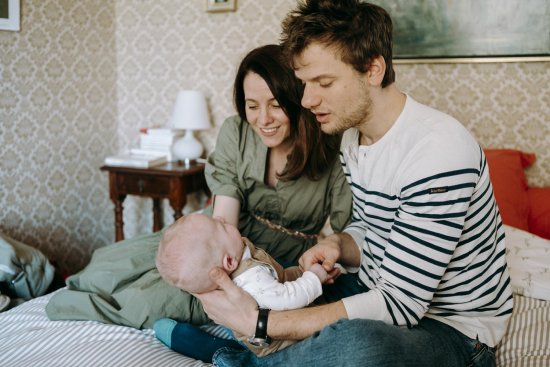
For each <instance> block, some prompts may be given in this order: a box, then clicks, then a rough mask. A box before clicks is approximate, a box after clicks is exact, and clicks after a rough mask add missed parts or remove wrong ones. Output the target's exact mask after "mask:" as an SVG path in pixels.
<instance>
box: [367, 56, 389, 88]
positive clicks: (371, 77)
mask: <svg viewBox="0 0 550 367" xmlns="http://www.w3.org/2000/svg"><path fill="white" fill-rule="evenodd" d="M385 73H386V60H384V57H383V56H382V55H378V56H376V57H375V58H373V59H372V60H371V62H370V66H369V69H368V70H367V80H368V82H369V84H370V85H373V86H379V85H381V84H382V80H384V74H385Z"/></svg>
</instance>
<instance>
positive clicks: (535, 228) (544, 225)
mask: <svg viewBox="0 0 550 367" xmlns="http://www.w3.org/2000/svg"><path fill="white" fill-rule="evenodd" d="M527 197H528V198H529V221H528V223H529V232H531V233H534V234H536V235H537V236H540V237H543V238H548V239H550V187H531V188H529V189H528V190H527Z"/></svg>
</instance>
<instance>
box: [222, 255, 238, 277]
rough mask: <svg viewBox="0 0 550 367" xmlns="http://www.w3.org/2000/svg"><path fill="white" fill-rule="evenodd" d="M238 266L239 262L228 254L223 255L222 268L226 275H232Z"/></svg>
mask: <svg viewBox="0 0 550 367" xmlns="http://www.w3.org/2000/svg"><path fill="white" fill-rule="evenodd" d="M238 266H239V260H237V259H235V258H234V257H231V256H230V255H228V254H225V255H223V268H224V269H225V271H227V273H232V272H233V271H235V269H237V267H238Z"/></svg>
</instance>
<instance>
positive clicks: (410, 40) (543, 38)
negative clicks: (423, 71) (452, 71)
mask: <svg viewBox="0 0 550 367" xmlns="http://www.w3.org/2000/svg"><path fill="white" fill-rule="evenodd" d="M371 2H372V3H375V4H377V5H380V6H381V7H383V8H384V9H386V11H387V12H388V13H389V14H390V16H391V18H392V22H393V41H394V48H393V56H394V62H395V63H397V64H401V63H403V64H407V63H461V62H462V63H472V62H479V63H486V62H530V61H534V62H536V61H550V32H549V31H548V29H550V2H549V1H547V0H530V1H520V2H518V1H517V0H460V1H452V0H418V1H409V0H371Z"/></svg>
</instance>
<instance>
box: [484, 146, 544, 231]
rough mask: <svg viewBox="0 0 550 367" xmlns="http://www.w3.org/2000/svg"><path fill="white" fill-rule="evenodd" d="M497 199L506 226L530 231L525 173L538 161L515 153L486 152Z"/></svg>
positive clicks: (511, 150)
mask: <svg viewBox="0 0 550 367" xmlns="http://www.w3.org/2000/svg"><path fill="white" fill-rule="evenodd" d="M484 152H485V156H486V158H487V163H488V165H489V175H490V176H491V182H492V184H493V191H494V193H495V199H496V201H497V204H498V208H499V211H500V215H501V216H502V221H503V222H504V224H508V225H510V226H513V227H516V228H520V229H523V230H525V231H528V230H529V224H528V218H529V198H528V196H527V179H526V178H525V173H524V172H523V170H524V169H525V168H527V167H529V166H530V165H531V164H533V162H534V161H535V159H536V156H535V155H534V154H531V153H524V152H521V151H519V150H514V149H484Z"/></svg>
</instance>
